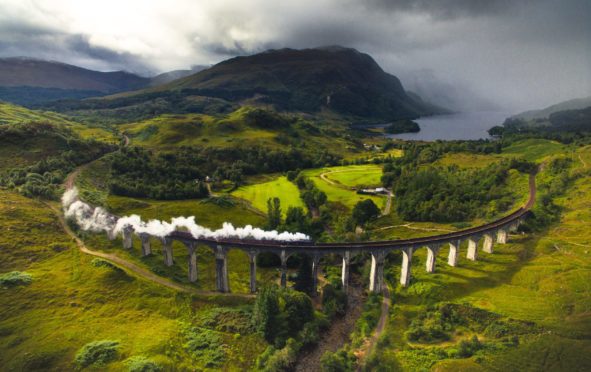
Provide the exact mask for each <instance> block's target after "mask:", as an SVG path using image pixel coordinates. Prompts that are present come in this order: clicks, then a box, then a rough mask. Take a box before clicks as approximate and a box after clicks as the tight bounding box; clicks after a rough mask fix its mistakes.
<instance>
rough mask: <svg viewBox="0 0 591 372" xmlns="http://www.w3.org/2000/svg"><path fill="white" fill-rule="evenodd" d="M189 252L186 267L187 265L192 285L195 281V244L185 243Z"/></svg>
mask: <svg viewBox="0 0 591 372" xmlns="http://www.w3.org/2000/svg"><path fill="white" fill-rule="evenodd" d="M185 245H186V246H187V250H188V251H189V258H188V260H187V261H188V265H189V281H190V282H191V283H194V282H196V281H197V245H196V244H195V243H185Z"/></svg>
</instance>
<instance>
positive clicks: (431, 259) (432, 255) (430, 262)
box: [425, 244, 441, 273]
mask: <svg viewBox="0 0 591 372" xmlns="http://www.w3.org/2000/svg"><path fill="white" fill-rule="evenodd" d="M439 249H441V245H439V244H432V245H428V246H427V261H426V262H425V268H426V270H427V272H428V273H432V272H435V263H436V261H437V254H438V253H439Z"/></svg>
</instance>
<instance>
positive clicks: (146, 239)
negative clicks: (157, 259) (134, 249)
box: [139, 233, 152, 257]
mask: <svg viewBox="0 0 591 372" xmlns="http://www.w3.org/2000/svg"><path fill="white" fill-rule="evenodd" d="M139 235H140V241H141V242H142V256H144V257H145V256H149V255H151V254H152V246H151V245H150V234H146V233H140V234H139Z"/></svg>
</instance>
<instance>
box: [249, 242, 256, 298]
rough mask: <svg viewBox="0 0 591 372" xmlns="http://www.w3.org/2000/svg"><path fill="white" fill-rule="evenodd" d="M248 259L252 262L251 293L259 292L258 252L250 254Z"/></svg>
mask: <svg viewBox="0 0 591 372" xmlns="http://www.w3.org/2000/svg"><path fill="white" fill-rule="evenodd" d="M248 259H249V261H250V293H255V292H256V291H257V252H256V251H250V252H248Z"/></svg>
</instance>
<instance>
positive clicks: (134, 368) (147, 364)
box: [125, 356, 162, 372]
mask: <svg viewBox="0 0 591 372" xmlns="http://www.w3.org/2000/svg"><path fill="white" fill-rule="evenodd" d="M125 364H126V365H127V367H128V368H129V372H160V371H162V367H160V366H159V365H158V364H157V363H156V362H154V361H152V360H150V359H148V358H146V357H143V356H134V357H131V358H129V359H127V360H126V361H125Z"/></svg>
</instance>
